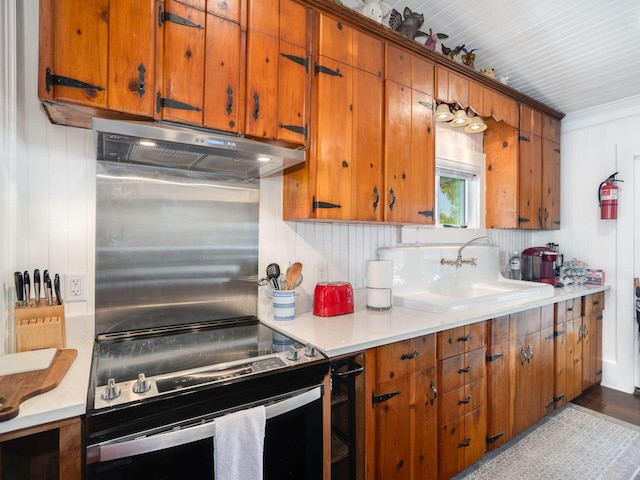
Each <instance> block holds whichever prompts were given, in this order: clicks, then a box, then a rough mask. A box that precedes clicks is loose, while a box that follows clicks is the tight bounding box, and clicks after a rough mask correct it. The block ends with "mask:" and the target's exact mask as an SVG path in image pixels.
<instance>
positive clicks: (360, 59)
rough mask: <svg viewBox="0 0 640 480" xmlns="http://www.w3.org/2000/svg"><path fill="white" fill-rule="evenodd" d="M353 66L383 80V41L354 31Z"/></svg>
mask: <svg viewBox="0 0 640 480" xmlns="http://www.w3.org/2000/svg"><path fill="white" fill-rule="evenodd" d="M352 35H353V62H352V64H353V66H354V67H355V68H357V69H358V70H362V71H363V72H368V73H371V74H373V75H375V76H377V77H379V78H382V70H383V67H382V64H383V58H382V41H381V40H379V39H378V38H375V37H372V36H371V35H368V34H366V33H364V32H361V31H360V30H353V33H352Z"/></svg>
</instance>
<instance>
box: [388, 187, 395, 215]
mask: <svg viewBox="0 0 640 480" xmlns="http://www.w3.org/2000/svg"><path fill="white" fill-rule="evenodd" d="M389 195H391V203H390V204H389V210H393V206H394V205H395V204H396V194H395V192H394V191H393V188H392V189H391V190H389Z"/></svg>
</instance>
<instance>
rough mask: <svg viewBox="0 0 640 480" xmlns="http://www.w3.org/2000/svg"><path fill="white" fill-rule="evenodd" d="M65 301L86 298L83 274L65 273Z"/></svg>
mask: <svg viewBox="0 0 640 480" xmlns="http://www.w3.org/2000/svg"><path fill="white" fill-rule="evenodd" d="M66 279H67V283H66V287H67V288H66V291H65V296H64V300H65V301H66V302H81V301H84V300H86V299H87V276H86V275H85V274H73V275H71V274H67V276H66Z"/></svg>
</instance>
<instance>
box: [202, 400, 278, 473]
mask: <svg viewBox="0 0 640 480" xmlns="http://www.w3.org/2000/svg"><path fill="white" fill-rule="evenodd" d="M215 425H216V433H215V436H214V440H213V455H214V470H215V478H216V480H238V479H243V480H262V468H263V467H262V465H263V455H264V432H265V425H266V413H265V408H264V406H258V407H254V408H249V409H247V410H240V411H238V412H233V413H229V414H227V415H223V416H221V417H218V418H216V420H215Z"/></svg>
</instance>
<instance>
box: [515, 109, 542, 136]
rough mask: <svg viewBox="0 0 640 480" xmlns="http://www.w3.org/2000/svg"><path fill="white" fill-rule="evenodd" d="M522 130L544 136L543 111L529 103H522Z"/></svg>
mask: <svg viewBox="0 0 640 480" xmlns="http://www.w3.org/2000/svg"><path fill="white" fill-rule="evenodd" d="M520 131H521V132H527V133H530V134H532V135H537V136H542V113H540V112H539V111H538V110H534V109H533V108H531V107H529V106H527V105H524V104H523V105H520Z"/></svg>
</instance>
